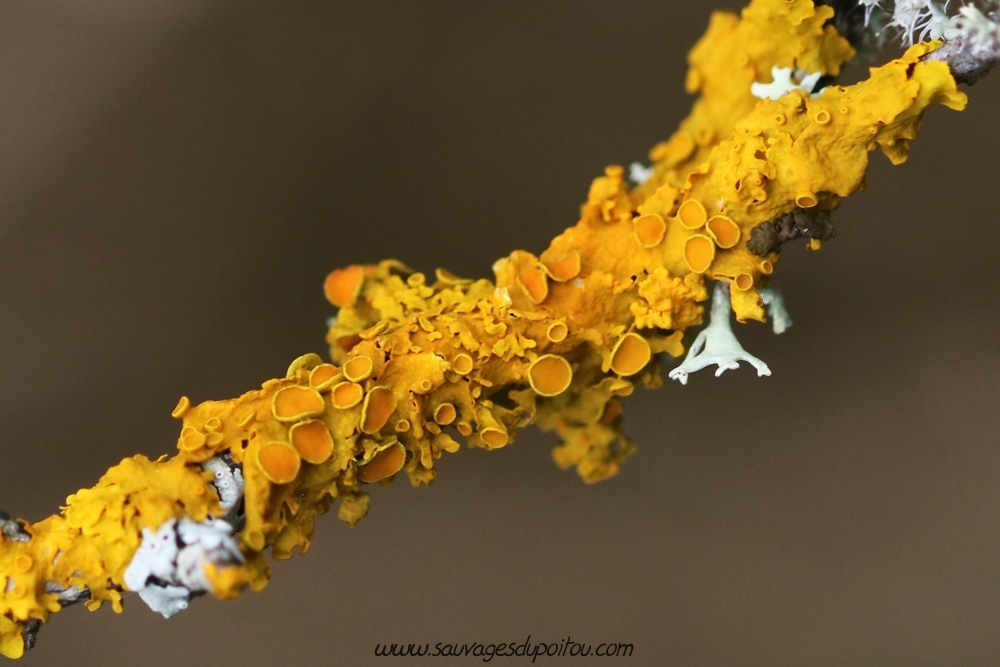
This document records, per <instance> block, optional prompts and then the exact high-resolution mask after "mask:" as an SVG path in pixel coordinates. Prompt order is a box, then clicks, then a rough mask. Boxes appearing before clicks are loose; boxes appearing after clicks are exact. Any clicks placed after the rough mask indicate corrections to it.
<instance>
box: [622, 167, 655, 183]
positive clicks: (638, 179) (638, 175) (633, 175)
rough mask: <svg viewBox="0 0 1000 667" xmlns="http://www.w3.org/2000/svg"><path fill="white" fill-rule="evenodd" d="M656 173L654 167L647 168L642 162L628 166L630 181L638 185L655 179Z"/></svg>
mask: <svg viewBox="0 0 1000 667" xmlns="http://www.w3.org/2000/svg"><path fill="white" fill-rule="evenodd" d="M654 171H656V170H655V169H654V168H653V167H652V166H649V167H647V166H646V165H644V164H643V163H641V162H633V163H632V164H630V165H629V166H628V180H630V181H632V182H633V183H635V184H636V185H642V184H643V183H645V182H646V181H648V180H649V179H651V178H652V177H653V172H654Z"/></svg>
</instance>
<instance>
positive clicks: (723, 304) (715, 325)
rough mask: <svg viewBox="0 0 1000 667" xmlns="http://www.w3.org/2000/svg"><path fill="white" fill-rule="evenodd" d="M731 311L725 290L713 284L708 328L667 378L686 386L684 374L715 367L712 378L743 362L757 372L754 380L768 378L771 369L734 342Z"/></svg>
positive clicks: (722, 286)
mask: <svg viewBox="0 0 1000 667" xmlns="http://www.w3.org/2000/svg"><path fill="white" fill-rule="evenodd" d="M732 312H733V311H732V308H731V307H730V305H729V289H728V288H727V287H726V285H725V284H724V283H722V282H717V283H715V291H714V292H713V294H712V310H711V314H710V315H709V321H708V326H706V327H705V328H704V329H702V330H701V331H700V332H699V333H698V337H697V338H695V339H694V342H693V343H691V348H690V349H689V350H688V353H687V356H686V357H684V362H683V363H682V364H681V365H680V366H678V367H677V368H675V369H673V370H672V371H670V379H671V380H677V381H679V382H680V383H681V384H687V379H688V375H690V374H691V373H694V372H695V371H700V370H701V369H703V368H705V367H706V366H711V365H712V364H715V365H716V366H718V369H717V370H716V371H715V377H719V376H720V375H722V374H723V373H724V372H726V371H731V370H736V369H737V368H739V367H740V362H741V361H745V362H746V363H748V364H750V365H751V366H753V367H754V368H756V369H757V377H762V376H764V375H770V374H771V369H770V368H768V367H767V364H765V363H764V362H763V361H761V360H760V359H758V358H757V357H755V356H753V355H752V354H750V353H748V352H747V351H746V350H744V349H743V346H742V345H740V342H739V341H738V340H736V335H735V334H734V333H733V328H732V323H731V322H730V320H731V318H732Z"/></svg>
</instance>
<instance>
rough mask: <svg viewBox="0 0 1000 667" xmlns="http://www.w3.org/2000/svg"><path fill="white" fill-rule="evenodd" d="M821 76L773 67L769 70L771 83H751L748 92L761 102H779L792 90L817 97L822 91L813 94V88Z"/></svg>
mask: <svg viewBox="0 0 1000 667" xmlns="http://www.w3.org/2000/svg"><path fill="white" fill-rule="evenodd" d="M821 76H823V75H822V74H821V73H820V72H813V73H812V74H810V73H808V72H804V71H802V70H793V69H792V68H791V67H778V66H777V65H775V66H774V67H772V68H771V83H760V82H755V83H752V84H750V92H751V93H752V94H753V96H754V97H759V98H760V99H762V100H780V99H781V98H782V97H784V96H785V95H787V94H788V93H790V92H792V91H793V90H801V91H802V92H804V93H807V94H809V95H810V96H811V97H817V96H818V95H820V94H821V93H822V92H823V91H822V89H820V90H818V91H816V92H813V88H815V87H816V83H817V82H818V81H819V79H820V77H821Z"/></svg>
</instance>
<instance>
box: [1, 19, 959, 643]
mask: <svg viewBox="0 0 1000 667" xmlns="http://www.w3.org/2000/svg"><path fill="white" fill-rule="evenodd" d="M832 13H833V12H832V10H831V9H830V8H829V7H825V6H821V7H815V6H814V5H813V3H812V2H811V1H810V0H754V1H753V2H751V4H750V5H749V7H747V8H746V9H745V10H744V11H743V13H742V15H741V16H737V15H735V14H732V13H728V12H716V13H715V14H713V16H712V19H711V23H710V25H709V28H708V31H707V33H706V34H705V36H704V37H703V38H702V39H701V40H700V41H699V42H698V44H697V45H696V46H695V47H694V49H693V50H692V51H691V54H690V57H689V61H690V69H689V71H688V76H687V81H686V87H687V90H688V92H690V93H700V97H699V98H698V100H697V101H696V102H695V104H694V107H693V110H692V112H691V114H690V115H689V116H688V117H687V118H686V119H685V120H684V121H683V122H682V123H681V126H680V129H679V130H678V131H677V132H676V133H674V135H673V136H672V137H670V139H669V140H667V141H665V142H663V143H661V144H659V145H657V146H656V147H654V148H653V149H652V151H651V152H650V159H651V160H652V161H653V167H654V170H653V176H652V177H651V178H650V179H649V180H648V181H646V182H645V183H643V184H642V185H639V186H637V187H635V188H633V189H631V190H630V189H629V187H628V186H627V184H626V181H625V179H624V174H623V170H622V169H621V168H620V167H615V166H612V167H608V168H607V169H606V170H605V173H604V175H603V176H601V177H599V178H597V179H595V180H594V182H593V184H592V185H591V188H590V192H589V194H588V196H587V201H586V203H585V204H584V205H583V206H582V212H581V217H580V221H579V222H578V223H577V224H576V225H575V226H573V227H571V228H569V229H567V230H566V231H564V232H563V233H562V234H560V235H559V236H557V237H556V238H555V239H554V240H553V241H552V244H551V245H550V246H549V247H548V248H547V249H546V250H545V251H544V252H542V253H541V255H539V256H535V255H533V254H531V253H529V252H525V251H521V250H517V251H514V252H512V253H511V254H510V255H508V256H507V257H504V258H502V259H500V260H499V261H498V262H497V263H496V264H495V265H494V271H495V274H496V278H495V281H493V282H491V281H488V280H477V281H473V280H465V279H461V278H458V277H456V276H454V275H452V274H450V273H449V272H447V271H444V270H438V271H437V272H436V275H435V276H434V278H433V279H430V278H428V277H427V276H425V275H424V274H422V273H416V272H413V271H411V270H410V269H408V268H407V267H406V266H404V265H403V264H401V263H399V262H396V261H391V260H390V261H385V262H382V263H380V264H378V265H373V266H351V267H348V268H346V269H341V270H338V271H334V272H333V273H331V274H330V276H329V277H328V278H327V281H326V285H325V289H326V294H327V296H328V298H329V299H330V301H331V302H332V303H333V304H334V305H336V306H338V307H340V311H339V314H338V317H337V318H336V320H335V322H334V324H333V326H332V327H331V329H330V331H329V334H328V341H329V343H330V349H331V354H332V360H333V362H334V363H332V364H331V363H324V362H323V360H322V359H320V358H319V357H318V356H317V355H306V356H304V357H301V358H300V359H297V360H296V361H295V362H294V363H293V364H292V366H291V368H289V371H288V373H287V376H286V377H284V378H280V379H275V380H269V381H268V382H265V383H264V385H263V387H262V388H261V389H259V390H256V391H252V392H249V393H247V394H245V395H243V396H241V397H239V398H236V399H232V400H228V401H217V402H216V401H209V402H205V403H202V404H200V405H197V406H191V404H190V402H189V401H188V400H187V399H186V398H184V399H182V400H181V402H180V404H179V405H178V406H177V408H176V409H175V411H174V415H175V416H176V417H178V418H180V419H182V420H183V426H182V430H181V437H180V439H179V441H178V448H179V453H178V454H177V455H176V456H174V457H173V458H171V459H169V460H167V459H166V457H164V458H161V459H160V460H157V461H153V462H151V461H149V460H148V459H146V458H144V457H142V456H137V457H134V458H131V459H126V460H125V461H123V462H122V463H120V464H118V465H117V466H115V467H113V468H111V469H110V470H109V471H108V472H107V474H106V475H105V476H104V477H103V478H102V479H101V480H100V482H99V483H98V485H97V486H95V487H94V488H91V489H84V490H82V491H79V492H77V493H76V494H74V495H72V496H70V497H69V498H68V499H67V503H66V507H65V508H63V511H62V513H61V514H59V515H55V516H52V517H50V518H48V519H45V520H44V521H41V522H39V523H35V524H32V525H30V526H26V529H27V531H28V533H30V535H31V539H30V540H28V541H26V542H15V541H10V540H2V541H0V653H2V654H3V655H6V656H8V657H14V658H16V657H19V656H20V655H21V654H22V652H23V650H24V646H23V641H22V634H21V633H22V630H23V628H24V624H25V623H26V622H27V621H29V619H37V620H38V621H41V622H46V621H47V620H48V616H49V614H50V613H51V612H54V611H58V610H59V608H60V604H59V602H58V595H57V594H55V593H51V592H46V585H47V584H55V585H56V586H58V587H61V588H64V589H65V588H69V587H71V586H76V587H78V588H86V589H89V591H90V592H91V599H90V600H89V601H88V602H87V606H88V607H89V608H91V609H96V608H99V607H100V606H101V605H102V603H103V602H105V601H111V603H112V606H113V608H114V609H115V611H121V598H122V594H121V593H122V591H123V590H124V584H123V572H124V570H125V568H126V567H127V566H128V563H129V561H130V559H131V557H132V555H133V554H134V552H135V550H136V549H137V548H138V546H139V543H140V533H141V530H142V529H143V528H150V529H156V528H157V527H158V526H159V525H160V524H162V523H163V522H164V521H167V520H168V519H170V518H180V517H183V516H188V517H191V518H193V519H194V520H204V519H205V518H207V517H209V516H222V514H223V512H222V510H221V509H220V507H219V500H218V495H217V493H216V491H215V489H214V488H213V487H212V486H211V485H210V481H211V479H212V475H211V474H210V473H207V472H203V471H202V469H201V467H200V465H199V464H200V463H202V462H204V461H206V460H207V459H209V458H211V457H213V456H217V455H220V454H223V453H228V454H229V455H230V456H231V457H232V460H233V461H235V462H236V463H239V464H242V467H243V474H244V477H245V481H246V489H245V508H244V509H245V516H246V525H245V528H244V529H243V530H242V532H241V534H240V539H241V549H242V551H243V553H244V555H245V556H246V558H247V562H246V563H245V564H243V565H237V566H233V567H227V568H223V569H221V570H220V569H219V568H208V569H211V570H212V571H211V572H207V573H206V574H207V576H208V577H209V580H210V581H211V582H212V584H213V586H214V590H213V593H214V594H215V595H216V596H217V597H220V598H228V597H232V596H234V595H236V594H238V592H239V590H240V589H241V588H242V587H243V586H244V585H246V584H250V585H251V587H252V588H254V589H255V590H257V589H259V588H262V587H263V586H264V585H265V584H266V582H267V578H268V576H269V568H268V565H267V563H266V561H265V559H264V557H263V555H262V552H263V550H264V549H266V548H267V547H271V549H272V554H273V556H274V557H275V558H278V559H281V558H288V557H289V556H290V555H291V554H292V550H293V549H294V548H295V547H298V548H299V549H300V551H305V550H306V549H307V548H308V546H309V540H310V537H311V535H312V532H313V518H314V517H315V515H317V514H321V513H324V512H326V511H327V510H328V509H329V507H330V505H331V503H332V502H333V500H334V499H335V498H340V499H341V502H340V505H339V507H338V512H337V513H338V516H339V517H340V518H341V519H343V520H345V521H347V522H348V523H351V524H353V523H355V522H356V521H358V520H359V519H361V518H362V517H363V516H364V515H365V513H366V512H367V508H368V495H367V494H366V493H365V492H363V491H362V487H363V485H364V484H366V483H372V482H376V481H379V482H381V483H383V484H385V483H389V482H390V481H391V480H392V479H393V476H394V475H395V474H396V473H398V472H400V471H403V472H405V473H406V474H407V475H408V477H409V479H410V481H411V483H412V484H414V485H419V484H421V483H429V482H430V481H431V480H432V479H433V478H434V476H435V473H436V471H435V468H434V461H435V459H437V458H438V457H440V456H441V454H442V453H443V452H454V451H456V450H457V449H458V448H459V443H458V442H457V441H456V439H455V436H461V437H463V438H464V439H465V442H466V443H467V446H471V447H483V448H487V449H494V448H498V447H503V446H505V445H506V444H508V443H510V442H511V441H512V440H513V439H514V437H515V435H516V433H517V429H519V428H520V427H522V426H525V425H527V424H530V423H536V424H538V425H539V426H541V427H542V428H544V429H553V430H555V431H556V432H557V433H558V434H559V436H560V438H561V442H560V444H559V445H557V446H556V448H555V450H554V458H555V460H556V462H557V463H558V464H559V465H560V466H562V467H564V468H569V467H575V468H576V470H577V472H578V473H579V474H580V475H581V476H582V477H583V479H584V480H586V481H588V482H594V481H597V480H600V479H603V478H606V477H608V476H610V475H614V474H615V473H617V472H618V469H619V465H620V464H621V462H622V460H623V459H624V458H625V457H626V456H628V454H629V453H631V452H632V451H633V450H634V444H633V443H632V442H630V441H629V440H628V439H627V438H625V437H624V436H623V434H622V432H621V431H620V428H619V425H620V415H621V405H620V402H619V401H618V400H617V397H619V396H624V395H628V394H629V393H631V392H632V390H633V388H634V387H635V386H636V384H643V385H645V386H647V387H654V386H657V385H659V384H660V375H659V369H658V365H657V364H656V363H655V359H656V355H657V354H658V353H661V352H668V353H670V354H671V355H673V356H678V355H680V354H681V353H682V352H683V343H682V335H683V332H684V331H685V330H686V329H687V328H688V327H691V326H694V325H697V324H700V323H701V321H702V312H703V307H702V305H701V302H703V301H705V300H706V299H707V291H706V287H705V279H706V278H709V279H713V280H722V281H726V282H728V283H730V285H731V286H732V288H731V290H730V294H731V299H732V306H733V308H734V310H735V312H736V315H737V318H738V319H739V320H740V321H745V320H747V319H756V320H763V319H764V313H763V311H762V308H761V298H760V295H759V293H758V291H757V288H758V287H759V286H761V284H762V283H763V282H764V281H766V280H768V275H769V274H770V273H771V271H772V269H773V265H774V264H775V263H776V262H777V260H778V256H777V255H776V254H775V255H771V256H768V257H758V256H756V255H753V254H751V253H750V252H749V251H748V250H747V249H746V246H745V241H746V240H747V239H748V238H749V235H750V231H751V230H752V229H753V228H754V227H756V226H758V225H760V224H762V223H764V222H767V221H770V220H773V219H775V218H776V217H778V216H780V215H783V214H785V213H788V212H789V211H791V210H792V209H794V208H796V207H801V208H810V207H818V208H819V209H825V210H832V209H834V208H835V207H836V206H837V205H838V202H839V199H840V198H841V197H844V196H847V195H850V194H852V193H853V192H855V191H857V190H858V189H859V188H861V187H862V186H863V184H864V175H865V170H866V168H867V164H868V152H869V151H871V150H872V149H873V148H874V147H875V146H878V147H879V148H881V149H882V151H883V152H884V153H885V154H886V155H887V156H888V157H889V158H890V160H892V162H893V163H896V164H898V163H901V162H903V161H904V160H905V159H906V156H907V151H908V148H909V146H908V141H909V140H910V139H912V138H913V137H914V136H916V134H917V131H918V129H919V125H920V119H921V116H922V114H923V112H924V111H925V110H926V109H927V108H928V107H929V106H931V105H933V104H936V103H941V104H944V105H945V106H948V107H950V108H953V109H961V108H963V107H964V105H965V103H966V97H965V95H964V94H963V93H961V92H959V91H958V90H957V89H956V86H955V82H954V80H953V78H952V76H951V74H950V72H949V70H948V67H947V66H946V65H945V64H944V63H941V62H922V61H921V56H923V55H924V54H926V53H927V52H928V51H930V50H932V49H933V48H935V46H936V44H921V45H917V46H914V47H912V48H910V49H909V50H908V51H907V52H906V53H905V54H904V55H903V56H902V57H901V58H899V59H897V60H894V61H892V62H890V63H888V64H886V65H884V66H882V67H878V68H874V69H872V70H871V72H870V76H869V78H868V79H867V80H865V81H862V82H860V83H858V84H856V85H853V86H848V87H841V86H836V85H833V86H830V87H827V88H825V89H824V90H823V92H822V94H819V95H817V96H810V95H808V94H807V93H804V92H801V91H792V92H790V93H789V94H787V95H785V96H784V97H782V98H781V99H779V100H776V101H771V100H758V99H757V98H755V97H753V96H752V95H751V93H750V86H751V84H752V83H753V82H755V81H768V80H770V76H771V75H770V72H771V68H772V67H774V66H778V67H789V68H799V69H802V70H806V71H809V72H820V73H822V74H823V75H837V74H838V72H839V70H840V67H841V65H842V64H843V63H844V62H845V61H846V60H847V59H848V58H850V57H851V56H852V55H853V51H852V49H851V47H850V46H849V45H848V43H847V42H846V41H845V40H844V39H842V38H841V37H840V36H839V35H837V33H836V32H835V30H834V29H833V28H832V27H830V26H829V25H826V23H827V21H828V19H829V18H830V17H831V16H832ZM814 245H815V244H814Z"/></svg>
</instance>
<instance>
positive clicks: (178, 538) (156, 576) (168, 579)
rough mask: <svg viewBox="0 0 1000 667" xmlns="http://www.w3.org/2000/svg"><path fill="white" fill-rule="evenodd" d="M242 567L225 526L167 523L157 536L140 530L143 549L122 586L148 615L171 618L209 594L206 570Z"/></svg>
mask: <svg viewBox="0 0 1000 667" xmlns="http://www.w3.org/2000/svg"><path fill="white" fill-rule="evenodd" d="M242 562H244V558H243V555H242V554H241V553H240V549H239V547H238V546H237V544H236V541H235V540H234V539H233V527H232V526H231V525H230V524H229V523H227V522H226V521H222V520H220V519H208V520H207V521H203V522H200V523H199V522H197V521H192V520H191V519H188V518H184V519H181V520H180V521H177V520H176V519H170V520H169V521H167V522H165V523H164V524H163V525H162V526H160V527H159V528H158V529H156V530H155V531H152V530H149V529H148V528H144V529H143V531H142V544H141V545H140V546H139V549H138V550H137V551H136V552H135V556H134V557H133V558H132V562H131V563H130V564H129V566H128V568H127V569H126V570H125V585H126V586H128V587H129V589H131V590H133V591H136V592H138V593H139V597H141V598H142V600H143V601H144V602H145V603H146V604H147V605H149V608H150V609H152V610H153V611H155V612H158V613H160V614H162V615H163V617H164V618H170V617H171V616H173V615H174V614H176V613H178V612H180V611H183V610H184V609H187V606H188V603H189V602H190V601H191V599H192V598H195V597H197V596H199V595H203V594H205V593H207V592H208V591H210V590H211V589H212V585H211V582H210V581H209V580H208V578H207V576H206V574H205V568H206V566H210V565H213V566H225V565H230V564H233V563H242Z"/></svg>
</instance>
